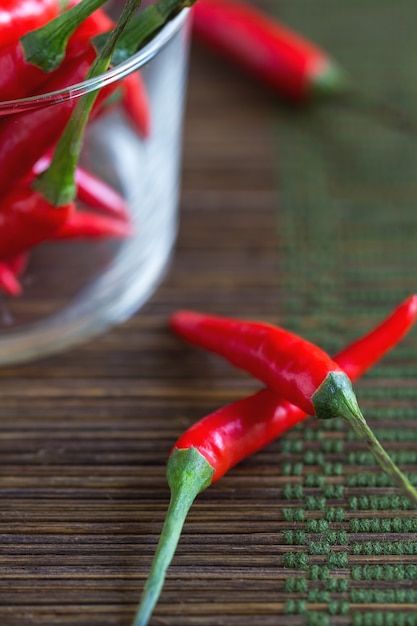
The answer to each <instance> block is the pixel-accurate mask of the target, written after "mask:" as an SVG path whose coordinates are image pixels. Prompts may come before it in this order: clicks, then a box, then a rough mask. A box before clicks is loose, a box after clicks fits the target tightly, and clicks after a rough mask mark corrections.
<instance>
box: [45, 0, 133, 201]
mask: <svg viewBox="0 0 417 626" xmlns="http://www.w3.org/2000/svg"><path fill="white" fill-rule="evenodd" d="M141 1H142V0H127V2H126V4H125V5H124V7H123V11H122V14H121V16H120V18H119V20H118V22H117V24H116V26H115V28H114V30H112V32H111V35H110V36H109V38H108V39H107V41H106V44H105V46H104V48H103V50H102V51H101V52H100V54H99V56H98V57H97V58H96V59H95V61H94V62H93V64H92V65H91V68H90V70H89V72H88V74H87V76H86V80H88V79H90V78H93V77H95V76H99V75H100V74H103V73H104V72H105V71H106V70H107V68H108V66H109V64H110V61H111V58H112V56H113V53H114V50H115V48H116V45H117V42H118V41H119V38H120V36H121V34H122V33H123V32H124V29H125V28H126V26H127V24H128V23H129V22H130V20H131V19H132V17H133V15H134V14H135V13H136V11H137V10H138V8H139V6H140V4H141ZM98 93H99V90H98V89H94V90H92V91H90V92H88V93H86V94H85V95H83V96H81V97H80V98H79V99H78V101H77V104H76V105H75V108H74V111H73V113H72V115H71V117H70V120H69V122H68V124H67V125H66V127H65V130H64V132H63V134H62V136H61V138H60V140H59V142H58V144H57V146H56V149H55V152H54V156H53V159H52V162H51V164H50V166H49V168H48V169H47V170H46V171H45V172H43V173H42V174H41V175H40V176H38V177H37V179H36V180H35V182H34V184H33V187H34V189H36V190H37V191H39V192H40V193H41V194H42V195H43V196H44V197H45V198H47V200H49V202H51V204H53V205H55V206H62V205H65V204H68V203H69V202H72V201H73V200H74V198H75V196H76V192H77V190H76V185H75V180H74V178H75V170H76V167H77V163H78V159H79V156H80V152H81V146H82V140H83V135H84V130H85V126H86V124H87V122H88V118H89V115H90V112H91V109H92V108H93V105H94V102H95V100H96V98H97V96H98Z"/></svg>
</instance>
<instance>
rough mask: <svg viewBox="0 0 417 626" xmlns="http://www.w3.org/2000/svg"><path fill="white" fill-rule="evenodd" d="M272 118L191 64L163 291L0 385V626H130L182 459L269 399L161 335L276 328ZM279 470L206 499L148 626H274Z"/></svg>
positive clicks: (238, 88)
mask: <svg viewBox="0 0 417 626" xmlns="http://www.w3.org/2000/svg"><path fill="white" fill-rule="evenodd" d="M219 112H220V113H221V114H220V115H219ZM272 115H273V104H272V101H271V99H270V97H269V96H267V95H266V94H265V93H258V92H257V90H254V88H253V85H252V83H251V82H250V81H246V80H245V79H244V78H242V77H240V76H235V77H234V76H233V74H231V73H230V71H229V70H228V69H227V68H224V67H223V64H222V63H219V62H218V61H217V60H214V59H212V58H211V57H210V56H209V55H207V54H206V53H204V52H202V51H200V50H197V49H196V50H194V49H193V51H192V56H191V66H190V76H189V92H188V101H187V115H186V124H185V131H184V135H185V137H184V154H183V156H184V172H183V190H182V200H181V207H180V212H181V227H180V232H179V237H178V245H177V249H176V253H175V257H174V259H173V262H172V265H171V268H170V271H169V273H168V275H167V276H166V278H165V280H164V282H163V284H162V285H161V286H160V288H159V289H158V291H157V292H156V293H155V295H154V296H153V297H152V299H151V301H150V302H149V303H148V304H147V305H146V306H145V307H144V308H143V309H142V310H141V311H140V312H139V313H138V314H137V315H135V316H134V317H133V318H132V319H131V320H130V321H129V322H127V323H125V324H124V325H122V326H120V327H119V328H116V329H114V330H112V331H111V332H108V333H107V334H106V335H105V336H103V337H101V338H100V339H98V340H94V341H92V342H90V343H87V344H85V345H84V346H82V347H80V348H77V349H73V350H71V351H68V352H66V353H65V354H61V355H58V356H55V357H53V358H49V359H45V360H43V361H40V362H36V363H32V364H29V365H23V366H16V367H9V368H3V369H1V370H0V379H1V390H2V391H1V395H2V401H1V408H0V412H1V433H0V446H1V457H0V458H1V461H0V463H1V477H2V478H1V484H0V492H1V508H0V528H1V530H0V542H1V550H0V624H2V626H14V625H17V624H19V626H24V625H29V624H31V625H32V624H38V625H39V626H40V625H42V626H58V625H61V624H62V625H64V624H65V625H69V624H73V625H74V626H75V625H77V626H83V625H86V626H87V625H88V626H95V625H96V626H106V625H110V624H111V625H113V626H115V625H120V626H121V625H123V624H129V622H130V619H131V618H132V616H133V611H134V607H135V605H136V603H137V601H138V599H139V595H140V592H141V589H142V586H143V583H144V580H145V577H146V574H147V571H148V568H149V565H150V561H151V557H152V554H153V551H154V548H155V543H156V540H157V536H158V532H159V531H160V528H161V523H162V520H163V517H164V513H165V509H166V506H167V503H168V497H169V492H168V488H167V485H166V480H165V475H164V472H165V462H166V459H167V455H168V452H169V450H170V447H171V445H172V444H173V443H174V441H175V439H176V437H178V436H179V435H180V433H181V432H182V430H183V429H184V428H185V427H186V426H187V425H188V424H191V422H192V421H193V420H195V419H197V418H199V417H202V416H203V415H204V414H206V413H208V412H209V411H211V410H213V409H215V408H217V407H218V406H220V405H221V404H224V403H225V402H227V401H231V400H233V399H235V398H237V397H239V396H242V395H245V394H246V393H247V392H248V391H250V390H252V389H255V388H256V386H257V384H256V383H255V382H254V381H252V380H251V379H249V378H248V377H244V376H243V375H241V374H239V373H237V372H235V371H234V370H232V368H230V369H229V368H227V367H225V365H224V364H222V363H220V362H217V360H216V359H214V358H210V357H208V356H207V355H205V354H200V353H197V352H196V351H193V350H191V349H187V348H186V347H185V346H184V345H183V344H182V342H180V341H179V340H178V339H176V338H175V337H173V336H172V335H171V334H170V332H169V331H168V330H167V324H166V322H167V315H168V314H169V313H171V312H172V311H174V310H175V309H176V308H178V307H182V306H188V307H195V308H201V309H206V310H208V309H211V310H213V311H214V310H216V311H217V312H219V313H225V314H227V313H230V314H231V313H233V312H236V311H238V312H241V313H242V314H248V313H251V314H252V313H253V314H254V315H261V314H262V315H263V316H264V317H265V316H266V317H268V316H272V317H274V316H275V315H276V314H277V310H278V307H279V293H278V290H277V271H278V268H277V257H276V231H275V217H274V216H275V210H276V208H275V207H276V197H275V190H274V183H273V172H272V164H271V163H272V158H273V157H272V148H271V145H270V141H269V139H270V130H271V118H272ZM274 456H275V455H274V450H273V449H272V451H270V452H269V453H267V454H265V455H264V456H263V457H262V460H260V459H258V460H256V461H249V462H248V463H247V464H246V465H243V466H242V467H241V468H240V469H239V470H237V471H236V472H234V474H233V476H232V477H229V478H226V479H225V480H224V481H223V482H222V484H221V486H219V488H217V487H216V488H214V487H213V489H211V490H210V492H206V493H205V494H204V495H202V497H200V498H199V500H198V502H197V503H196V505H195V507H194V508H193V511H192V513H191V515H190V517H189V521H188V522H187V526H186V528H185V530H184V539H183V541H182V543H181V546H180V547H179V550H178V554H177V557H176V559H175V563H174V564H173V566H172V569H171V570H170V574H169V577H168V580H167V584H166V589H165V591H164V594H163V597H162V598H161V602H160V604H159V606H158V609H157V612H156V613H155V619H154V622H153V623H155V624H162V623H163V624H172V625H173V624H181V625H182V626H185V625H186V624H210V625H211V626H214V624H223V623H226V622H227V623H229V624H232V623H236V624H237V623H239V624H243V623H247V624H249V623H250V624H252V623H253V622H252V618H253V615H261V614H262V615H264V616H265V617H264V618H263V622H262V623H265V624H266V623H270V622H268V619H269V618H268V616H270V615H272V616H275V615H276V613H277V611H280V610H281V608H282V599H281V597H280V594H279V589H280V588H281V587H282V579H283V575H282V572H281V569H280V566H279V563H280V561H281V559H282V548H280V547H279V543H280V542H279V540H278V541H277V537H278V539H279V533H280V532H281V516H280V506H279V492H280V487H281V485H282V478H281V477H280V476H279V473H278V472H276V468H275V463H276V461H275V459H274ZM254 464H255V466H256V467H257V468H258V469H259V467H261V471H257V472H253V471H252V469H251V468H252V467H253V465H254ZM268 477H269V478H268ZM265 481H266V482H265ZM254 528H256V533H255V534H254V535H253V534H252V531H253V530H254ZM277 533H278V535H277ZM277 566H278V569H276V568H277ZM272 572H273V576H272V575H271V574H272ZM245 616H246V617H245ZM272 619H273V620H275V619H276V618H275V617H272ZM245 620H246V621H245ZM285 621H286V620H285V619H284V622H285ZM284 622H283V623H284ZM258 623H260V622H258Z"/></svg>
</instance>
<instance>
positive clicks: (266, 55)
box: [193, 0, 346, 102]
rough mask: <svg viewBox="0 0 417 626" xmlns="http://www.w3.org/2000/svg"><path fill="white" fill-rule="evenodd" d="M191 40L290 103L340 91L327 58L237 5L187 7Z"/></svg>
mask: <svg viewBox="0 0 417 626" xmlns="http://www.w3.org/2000/svg"><path fill="white" fill-rule="evenodd" d="M193 34H194V35H195V37H196V39H198V40H199V41H201V42H203V43H204V44H205V45H207V46H208V47H209V48H210V49H211V50H213V51H214V52H216V53H220V54H221V55H222V56H224V57H226V58H228V59H230V60H231V61H234V62H236V63H237V64H238V65H239V67H241V68H242V69H243V70H245V71H247V72H249V73H250V74H251V75H252V76H254V77H255V78H256V79H257V80H259V81H261V82H262V83H263V84H265V85H266V86H268V87H269V88H271V89H273V90H274V91H275V92H277V93H278V94H280V95H282V96H285V97H286V98H289V99H291V100H294V101H296V102H299V101H303V100H305V99H306V98H308V97H309V96H312V95H314V94H315V93H318V92H319V93H329V94H331V93H340V92H341V91H342V90H343V91H344V90H345V82H346V79H345V76H344V73H343V72H342V70H341V69H340V68H339V67H338V66H337V65H336V64H335V62H334V61H333V60H331V59H330V57H329V55H328V54H327V53H325V52H324V51H323V50H321V49H320V48H319V47H318V46H316V45H314V44H313V43H311V42H309V41H307V40H306V39H305V38H304V37H302V36H301V35H299V34H297V33H295V32H293V31H292V30H291V29H289V28H288V27H286V26H284V25H283V24H281V23H279V22H278V21H277V20H275V19H273V18H272V16H269V15H267V14H265V13H263V12H262V11H260V10H259V9H258V8H257V7H255V6H252V5H250V4H248V3H246V2H244V1H243V0H199V1H198V2H197V3H196V5H195V6H194V7H193Z"/></svg>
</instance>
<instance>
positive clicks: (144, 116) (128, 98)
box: [121, 70, 151, 138]
mask: <svg viewBox="0 0 417 626" xmlns="http://www.w3.org/2000/svg"><path fill="white" fill-rule="evenodd" d="M122 90H123V93H122V100H121V103H122V106H123V108H124V110H125V111H126V113H127V115H128V116H129V118H130V120H131V122H132V124H133V126H134V127H135V128H136V129H137V130H138V131H139V133H140V135H141V136H142V137H144V138H146V137H149V135H150V126H151V106H150V103H149V99H148V94H147V91H146V86H145V82H144V80H143V77H142V74H141V73H140V72H139V70H137V71H136V72H132V74H129V75H128V76H126V77H125V78H124V79H123V83H122Z"/></svg>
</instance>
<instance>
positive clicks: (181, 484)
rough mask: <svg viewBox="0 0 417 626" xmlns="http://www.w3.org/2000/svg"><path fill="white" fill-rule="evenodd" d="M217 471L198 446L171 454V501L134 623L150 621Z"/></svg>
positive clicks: (138, 625)
mask: <svg viewBox="0 0 417 626" xmlns="http://www.w3.org/2000/svg"><path fill="white" fill-rule="evenodd" d="M213 472H214V468H213V467H212V466H211V465H210V463H209V462H208V461H207V460H206V458H205V457H204V456H203V455H202V454H201V453H200V452H199V451H198V450H197V449H196V448H193V447H192V448H187V449H182V450H181V449H178V448H175V449H174V451H173V453H172V454H171V456H170V457H169V460H168V463H167V480H168V484H169V487H170V490H171V500H170V503H169V507H168V511H167V515H166V518H165V522H164V526H163V528H162V532H161V535H160V539H159V542H158V546H157V549H156V552H155V556H154V560H153V563H152V566H151V570H150V573H149V577H148V579H147V582H146V584H145V587H144V590H143V594H142V599H141V602H140V605H139V607H138V610H137V612H136V615H135V617H134V619H133V622H132V626H146V624H147V623H148V621H149V619H150V617H151V615H152V611H153V609H154V607H155V604H156V603H157V601H158V597H159V595H160V593H161V590H162V587H163V584H164V580H165V574H166V571H167V569H168V567H169V565H170V563H171V561H172V558H173V556H174V554H175V550H176V548H177V545H178V541H179V539H180V536H181V531H182V527H183V525H184V522H185V519H186V517H187V514H188V511H189V510H190V508H191V505H192V503H193V502H194V500H195V498H196V497H197V495H198V494H199V493H200V492H201V491H204V489H206V488H207V487H208V486H209V485H210V484H211V479H212V476H213Z"/></svg>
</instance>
